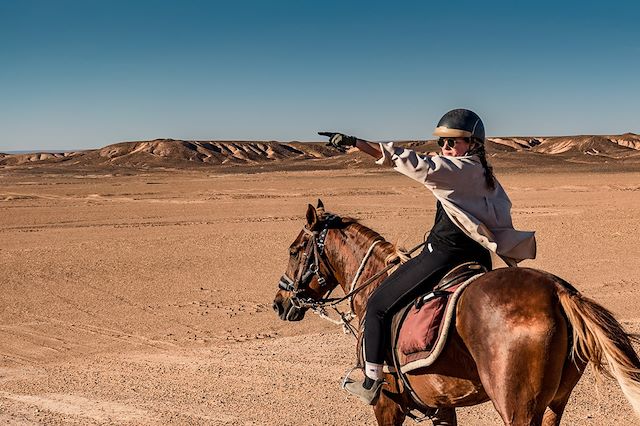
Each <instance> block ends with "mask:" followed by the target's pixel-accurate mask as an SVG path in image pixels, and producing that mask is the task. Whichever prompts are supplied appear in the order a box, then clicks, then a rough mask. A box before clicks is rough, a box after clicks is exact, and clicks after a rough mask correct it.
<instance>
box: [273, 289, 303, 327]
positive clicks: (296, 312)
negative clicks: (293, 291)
mask: <svg viewBox="0 0 640 426" xmlns="http://www.w3.org/2000/svg"><path fill="white" fill-rule="evenodd" d="M271 307H272V308H273V310H274V311H275V312H276V314H278V317H279V318H280V319H281V320H283V321H300V320H302V319H303V318H304V314H305V312H306V309H304V308H300V307H298V306H295V305H294V304H293V303H292V302H291V299H290V298H284V297H281V296H280V295H278V296H276V298H275V300H274V301H273V304H272V305H271Z"/></svg>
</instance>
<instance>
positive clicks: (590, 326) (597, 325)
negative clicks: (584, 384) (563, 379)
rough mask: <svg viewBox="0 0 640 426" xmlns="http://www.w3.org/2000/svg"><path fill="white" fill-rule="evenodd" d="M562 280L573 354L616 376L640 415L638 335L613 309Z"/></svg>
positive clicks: (560, 294) (560, 287)
mask: <svg viewBox="0 0 640 426" xmlns="http://www.w3.org/2000/svg"><path fill="white" fill-rule="evenodd" d="M559 284H560V285H558V286H557V287H558V298H559V299H560V304H561V305H562V309H563V310H564V312H565V315H566V316H567V319H568V320H569V323H570V324H571V329H572V331H573V348H572V351H571V356H572V357H574V358H575V357H578V358H579V359H581V360H583V361H585V362H590V363H591V364H592V365H593V367H594V368H595V370H596V371H597V372H600V373H604V374H605V375H609V376H613V377H614V378H615V379H616V380H617V381H618V383H619V384H620V387H621V388H622V391H623V392H624V394H625V396H626V397H627V399H628V400H629V402H630V403H631V405H632V406H633V409H634V410H635V412H636V414H638V415H640V359H638V355H637V354H636V352H635V350H634V349H633V346H632V342H634V341H635V342H638V337H637V336H635V335H630V334H627V333H626V332H625V331H624V329H623V328H622V326H621V325H620V323H619V322H618V321H617V320H616V319H615V318H614V317H613V315H612V314H611V312H609V311H608V310H607V309H605V308H604V307H602V306H600V305H599V304H597V303H596V302H594V301H593V300H591V299H589V298H587V297H584V296H582V295H581V294H580V293H579V292H578V291H576V290H575V289H574V288H573V287H572V286H571V285H570V284H568V283H566V282H564V281H562V280H560V283H559Z"/></svg>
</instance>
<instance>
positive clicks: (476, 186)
mask: <svg viewBox="0 0 640 426" xmlns="http://www.w3.org/2000/svg"><path fill="white" fill-rule="evenodd" d="M380 149H381V151H382V158H380V159H379V160H377V161H376V163H377V164H381V165H387V166H392V167H393V168H394V169H395V170H397V171H398V172H400V173H402V174H403V175H405V176H408V177H410V178H411V179H414V180H416V181H418V182H420V183H421V184H423V185H424V186H426V187H427V188H428V189H429V190H430V191H431V192H433V195H434V196H435V197H436V198H437V199H438V200H439V201H440V202H441V203H442V207H443V208H444V211H445V212H446V213H447V215H448V216H449V218H451V220H452V221H453V223H455V224H456V226H458V227H459V228H460V229H461V230H462V231H463V232H464V233H465V234H467V235H468V236H469V237H471V238H472V239H473V240H475V241H477V242H478V243H480V244H481V245H482V246H483V247H486V248H487V249H489V250H491V251H492V252H494V253H496V254H498V255H499V256H500V257H501V258H502V259H503V260H504V261H505V262H506V263H507V265H509V266H515V265H517V263H518V262H520V261H522V260H524V259H534V258H535V257H536V240H535V235H534V232H528V231H517V230H515V229H514V228H513V223H512V220H511V201H510V200H509V197H508V196H507V194H506V193H505V192H504V189H503V188H502V186H501V185H500V183H499V182H498V181H497V180H496V181H495V182H496V186H495V189H493V190H491V189H489V188H488V187H487V185H486V183H485V179H484V168H483V167H482V164H481V163H480V159H479V158H478V156H476V155H468V156H463V157H448V156H441V155H434V156H424V157H422V156H419V155H418V154H416V152H415V151H412V150H410V149H405V148H402V147H395V146H394V145H393V142H387V143H381V144H380Z"/></svg>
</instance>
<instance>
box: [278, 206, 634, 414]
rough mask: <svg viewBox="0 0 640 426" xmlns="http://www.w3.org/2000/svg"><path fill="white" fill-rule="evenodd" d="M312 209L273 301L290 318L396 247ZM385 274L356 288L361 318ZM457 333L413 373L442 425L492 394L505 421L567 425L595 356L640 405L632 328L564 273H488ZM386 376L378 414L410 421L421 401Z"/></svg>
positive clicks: (467, 299) (379, 265) (473, 288)
mask: <svg viewBox="0 0 640 426" xmlns="http://www.w3.org/2000/svg"><path fill="white" fill-rule="evenodd" d="M306 217H307V223H306V225H305V227H304V228H303V230H302V231H301V232H300V233H299V235H298V237H297V238H296V239H295V241H294V242H293V243H292V244H291V247H290V259H289V264H288V266H287V270H286V272H285V274H284V275H283V277H282V279H281V282H280V290H279V291H278V292H277V294H276V296H275V300H274V302H273V308H274V310H275V311H276V312H277V313H278V315H279V316H280V318H281V319H283V320H289V321H299V320H301V319H303V317H304V315H305V311H306V310H307V309H308V307H309V306H312V305H313V303H314V301H315V303H322V301H323V300H326V299H323V298H324V297H326V295H327V293H328V292H329V291H330V290H332V289H333V288H334V287H336V286H338V285H340V286H341V287H342V289H343V291H344V292H345V293H349V292H350V291H351V288H350V287H349V286H350V284H351V282H352V280H353V278H354V277H355V275H356V273H357V270H359V269H361V270H362V274H361V276H360V277H359V279H358V280H357V281H358V283H365V282H366V281H367V280H368V278H370V277H372V276H375V274H376V272H378V271H380V270H381V269H383V268H384V267H385V265H386V263H387V261H388V259H390V258H393V257H394V256H395V254H396V250H395V247H394V246H393V245H392V244H390V243H388V242H386V241H384V240H382V238H381V237H380V235H379V234H377V233H376V232H374V231H372V230H371V229H369V228H367V227H365V226H363V225H362V224H360V223H358V222H357V221H356V220H354V219H350V218H340V217H338V216H335V215H329V214H326V213H324V208H323V207H322V203H321V202H320V201H319V204H318V209H316V208H314V207H313V206H311V205H309V208H308V210H307V214H306ZM377 240H380V243H378V244H376V246H375V247H373V248H372V244H373V242H375V241H377ZM367 252H370V253H371V256H370V257H369V258H368V259H366V260H365V259H364V256H365V254H366V253H367ZM363 260H365V261H364V262H363ZM385 277H386V274H383V276H381V277H380V278H378V279H376V280H373V281H372V282H371V284H368V285H367V287H366V288H361V290H362V291H359V292H357V293H355V294H354V295H353V297H352V298H351V306H352V309H353V312H354V313H355V314H356V315H357V316H358V318H360V319H362V318H363V317H364V311H365V309H366V303H367V299H368V297H369V295H370V294H371V292H372V291H373V290H374V289H375V287H376V286H377V285H379V283H380V282H381V280H383V279H384V278H385ZM360 285H361V284H358V285H356V288H360V287H359V286H360ZM448 339H449V340H448V342H447V345H446V347H445V349H444V351H443V353H442V354H441V355H440V358H439V359H438V360H437V361H436V362H435V363H434V364H433V365H431V366H430V367H426V368H423V369H421V370H416V371H414V372H411V373H408V381H409V384H410V385H411V387H412V388H413V390H414V391H415V392H416V394H417V395H418V397H419V398H420V399H421V400H422V401H423V402H424V403H426V404H427V405H429V406H431V407H437V408H439V409H438V411H437V414H436V416H435V417H434V418H432V421H433V423H434V424H435V425H455V424H456V417H455V407H461V406H470V405H475V404H479V403H482V402H485V401H488V400H491V402H492V403H493V405H494V407H495V409H496V410H497V411H498V413H499V414H500V416H501V417H502V420H503V421H504V424H505V425H545V426H549V425H559V424H560V419H561V416H562V413H563V411H564V409H565V406H566V404H567V401H568V399H569V395H570V394H571V391H572V390H573V388H574V386H575V385H576V383H577V382H578V380H579V379H580V377H581V375H582V373H583V371H584V369H585V367H586V365H587V363H592V364H593V366H594V367H595V369H596V370H598V371H605V372H608V373H610V374H611V375H612V376H613V377H614V378H615V379H616V380H617V381H618V383H619V384H620V386H621V387H622V390H623V392H624V394H625V396H626V397H627V399H628V400H629V401H630V403H631V404H632V406H633V408H634V410H635V411H636V412H637V413H638V412H640V360H639V359H638V356H637V355H636V353H635V351H634V349H633V347H632V342H631V341H632V338H631V337H630V336H629V335H628V334H627V333H625V332H624V330H623V329H622V327H621V326H620V324H619V323H618V321H616V320H615V319H614V318H613V316H612V314H611V313H610V312H609V311H607V310H606V309H605V308H603V307H602V306H600V305H598V304H596V303H595V302H593V301H591V300H589V299H587V298H585V297H583V296H582V295H581V294H580V293H578V292H577V291H576V290H575V289H574V288H573V287H572V286H571V285H569V284H568V283H566V282H565V281H563V280H562V279H560V278H558V277H556V276H554V275H551V274H548V273H545V272H542V271H538V270H534V269H529V268H502V269H496V270H494V271H491V272H488V273H486V274H484V275H483V276H481V277H480V278H478V279H477V280H476V281H475V282H474V283H473V284H472V285H470V286H468V287H467V289H466V290H465V292H464V293H463V294H462V296H461V297H460V300H459V303H458V305H457V310H456V317H455V327H453V328H452V330H451V332H450V335H449V338H448ZM385 380H386V382H387V383H386V384H385V387H384V388H383V392H382V393H381V394H380V397H379V398H378V400H377V402H376V405H375V407H374V410H375V415H376V419H377V421H378V424H379V425H401V424H402V423H403V421H404V419H405V417H406V414H407V413H408V411H409V410H410V409H411V408H415V405H413V402H412V400H411V398H410V397H409V396H408V394H407V392H406V389H404V387H403V385H402V383H401V382H400V381H399V380H397V379H396V377H395V376H394V375H391V374H388V375H387V377H386V378H385Z"/></svg>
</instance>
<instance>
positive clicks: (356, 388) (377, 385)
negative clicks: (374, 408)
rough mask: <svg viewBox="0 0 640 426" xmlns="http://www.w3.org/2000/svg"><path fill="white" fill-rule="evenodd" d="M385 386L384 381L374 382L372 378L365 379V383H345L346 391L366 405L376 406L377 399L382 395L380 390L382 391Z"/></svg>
mask: <svg viewBox="0 0 640 426" xmlns="http://www.w3.org/2000/svg"><path fill="white" fill-rule="evenodd" d="M383 384H384V380H383V379H377V380H374V379H372V378H370V377H365V380H364V381H363V382H361V381H357V382H354V381H349V382H347V383H345V385H344V389H345V390H346V391H347V392H349V393H350V394H352V395H355V396H357V397H358V398H360V399H361V400H362V401H363V402H365V403H366V404H369V405H374V404H375V400H376V398H377V397H378V395H379V394H380V389H382V385H383Z"/></svg>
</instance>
